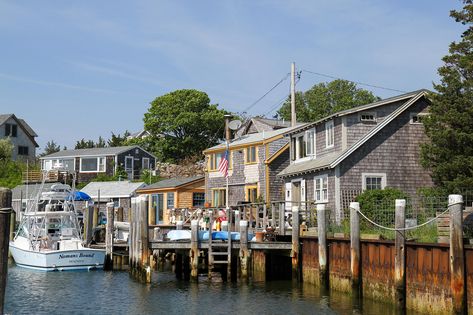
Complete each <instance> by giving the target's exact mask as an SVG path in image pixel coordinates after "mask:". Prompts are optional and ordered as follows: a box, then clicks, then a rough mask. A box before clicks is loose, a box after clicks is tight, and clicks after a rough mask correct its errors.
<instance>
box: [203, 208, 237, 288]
mask: <svg viewBox="0 0 473 315" xmlns="http://www.w3.org/2000/svg"><path fill="white" fill-rule="evenodd" d="M217 211H218V210H217ZM217 216H218V213H217ZM226 216H227V220H228V221H227V222H228V228H227V231H228V232H227V233H228V234H227V237H228V238H227V240H226V241H225V240H223V241H220V240H212V232H213V227H212V226H213V223H214V216H213V211H212V214H211V215H210V220H209V249H208V259H209V261H208V268H209V271H208V275H209V278H211V277H212V273H213V272H214V271H215V270H216V269H220V270H221V269H222V268H220V267H217V266H218V265H226V267H227V279H230V277H231V268H232V267H231V264H232V237H231V231H232V224H231V219H232V215H231V210H229V209H227V213H226Z"/></svg>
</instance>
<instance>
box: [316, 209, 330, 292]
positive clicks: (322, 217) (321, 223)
mask: <svg viewBox="0 0 473 315" xmlns="http://www.w3.org/2000/svg"><path fill="white" fill-rule="evenodd" d="M317 234H318V240H319V281H320V286H321V287H325V288H328V287H329V273H328V265H327V217H326V214H325V204H318V205H317Z"/></svg>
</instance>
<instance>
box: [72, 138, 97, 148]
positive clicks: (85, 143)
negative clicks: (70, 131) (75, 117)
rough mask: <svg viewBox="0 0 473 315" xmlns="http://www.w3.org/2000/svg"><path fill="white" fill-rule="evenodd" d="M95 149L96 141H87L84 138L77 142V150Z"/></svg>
mask: <svg viewBox="0 0 473 315" xmlns="http://www.w3.org/2000/svg"><path fill="white" fill-rule="evenodd" d="M90 148H95V142H94V140H85V139H84V138H82V139H81V140H79V141H77V142H76V146H75V149H90Z"/></svg>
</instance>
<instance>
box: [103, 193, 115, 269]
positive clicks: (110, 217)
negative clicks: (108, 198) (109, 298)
mask: <svg viewBox="0 0 473 315" xmlns="http://www.w3.org/2000/svg"><path fill="white" fill-rule="evenodd" d="M113 225H114V205H113V202H109V203H107V225H106V230H105V266H104V269H105V270H112V269H113Z"/></svg>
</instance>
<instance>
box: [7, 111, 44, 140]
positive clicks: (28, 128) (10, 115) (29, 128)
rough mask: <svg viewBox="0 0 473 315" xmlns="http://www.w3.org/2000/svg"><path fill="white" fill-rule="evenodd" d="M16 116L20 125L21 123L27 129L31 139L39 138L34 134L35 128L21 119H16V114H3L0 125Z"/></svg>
mask: <svg viewBox="0 0 473 315" xmlns="http://www.w3.org/2000/svg"><path fill="white" fill-rule="evenodd" d="M12 116H14V117H15V118H16V119H17V121H18V123H20V124H21V125H22V126H23V128H24V129H25V131H26V132H27V133H28V134H29V135H30V136H31V137H37V136H38V135H37V134H36V132H34V130H33V128H31V126H30V125H28V123H27V122H26V121H25V120H24V119H21V118H18V117H16V116H15V115H14V114H2V115H0V125H2V124H3V123H4V122H5V121H7V120H8V119H9V118H10V117H12Z"/></svg>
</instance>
